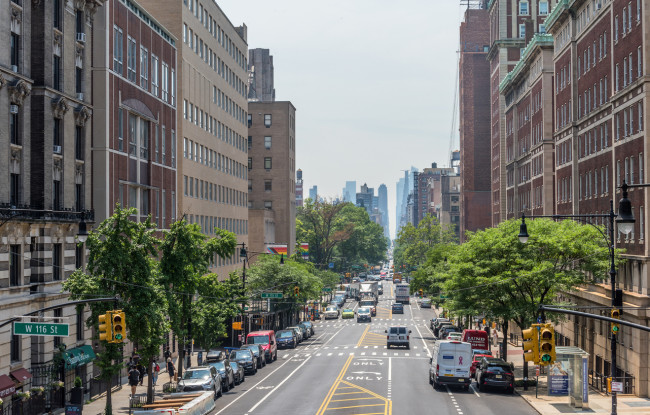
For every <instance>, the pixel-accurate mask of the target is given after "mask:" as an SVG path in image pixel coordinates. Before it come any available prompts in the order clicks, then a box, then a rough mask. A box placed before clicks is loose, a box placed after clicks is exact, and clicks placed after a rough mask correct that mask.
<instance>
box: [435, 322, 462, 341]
mask: <svg viewBox="0 0 650 415" xmlns="http://www.w3.org/2000/svg"><path fill="white" fill-rule="evenodd" d="M453 331H456V332H459V333H460V328H458V327H457V326H452V325H450V324H446V325H443V326H442V327H440V330H439V331H438V338H439V339H443V340H444V339H446V338H447V336H448V335H449V333H451V332H453Z"/></svg>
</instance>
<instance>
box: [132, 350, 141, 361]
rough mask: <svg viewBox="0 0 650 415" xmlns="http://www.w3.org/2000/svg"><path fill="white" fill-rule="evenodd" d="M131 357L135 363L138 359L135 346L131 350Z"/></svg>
mask: <svg viewBox="0 0 650 415" xmlns="http://www.w3.org/2000/svg"><path fill="white" fill-rule="evenodd" d="M131 358H132V359H133V361H134V362H135V364H136V365H137V364H138V362H139V361H140V354H138V349H137V348H135V347H134V348H133V351H132V352H131Z"/></svg>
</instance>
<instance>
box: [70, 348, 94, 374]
mask: <svg viewBox="0 0 650 415" xmlns="http://www.w3.org/2000/svg"><path fill="white" fill-rule="evenodd" d="M95 357H96V356H95V352H94V351H93V348H92V347H91V346H89V345H87V344H86V345H83V346H81V347H75V348H74V349H70V350H66V351H65V352H63V360H64V361H65V368H66V369H74V368H75V367H77V366H82V365H85V364H86V363H89V362H92V361H93V360H95Z"/></svg>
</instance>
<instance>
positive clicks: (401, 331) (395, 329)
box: [390, 327, 406, 334]
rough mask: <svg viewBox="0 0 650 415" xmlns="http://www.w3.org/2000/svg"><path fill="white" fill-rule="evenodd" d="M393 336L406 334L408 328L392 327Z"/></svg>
mask: <svg viewBox="0 0 650 415" xmlns="http://www.w3.org/2000/svg"><path fill="white" fill-rule="evenodd" d="M390 332H391V334H398V333H399V334H406V327H391V328H390Z"/></svg>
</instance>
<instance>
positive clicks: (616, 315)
mask: <svg viewBox="0 0 650 415" xmlns="http://www.w3.org/2000/svg"><path fill="white" fill-rule="evenodd" d="M612 318H616V319H620V318H621V310H619V309H618V308H613V309H612ZM611 328H612V334H618V333H619V332H620V331H621V326H620V325H619V324H618V323H611Z"/></svg>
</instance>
